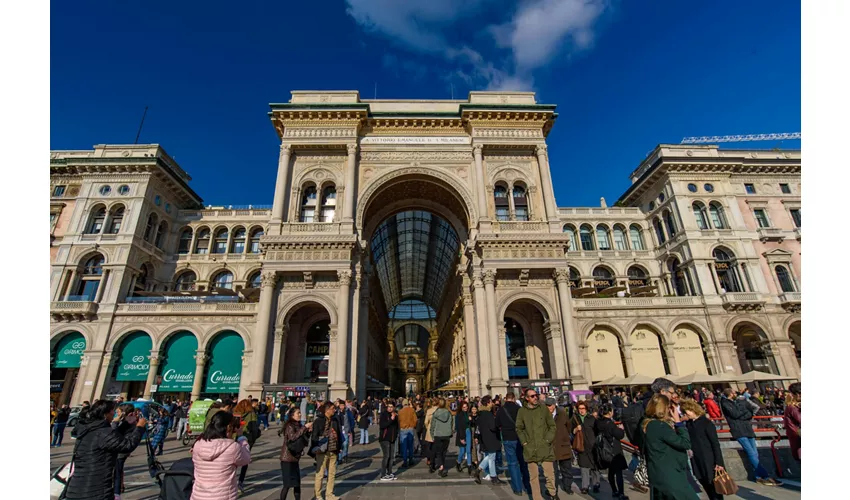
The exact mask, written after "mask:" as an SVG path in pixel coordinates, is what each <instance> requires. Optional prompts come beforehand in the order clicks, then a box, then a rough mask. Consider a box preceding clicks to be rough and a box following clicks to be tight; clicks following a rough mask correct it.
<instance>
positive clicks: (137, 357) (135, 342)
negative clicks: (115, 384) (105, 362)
mask: <svg viewBox="0 0 850 500" xmlns="http://www.w3.org/2000/svg"><path fill="white" fill-rule="evenodd" d="M152 346H153V344H152V342H151V338H150V337H149V336H148V334H147V333H144V332H136V333H132V334H130V336H129V337H127V338H126V339H124V342H123V343H122V344H121V356H120V357H119V358H118V372H117V373H116V374H115V380H117V381H119V382H124V381H134V380H147V379H148V372H149V371H150V368H151V365H150V361H149V360H148V358H149V357H150V355H151V347H152Z"/></svg>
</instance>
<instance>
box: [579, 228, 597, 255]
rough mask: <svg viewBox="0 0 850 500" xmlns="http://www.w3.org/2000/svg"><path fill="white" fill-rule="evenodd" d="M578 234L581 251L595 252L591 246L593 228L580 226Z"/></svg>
mask: <svg viewBox="0 0 850 500" xmlns="http://www.w3.org/2000/svg"><path fill="white" fill-rule="evenodd" d="M579 233H580V236H581V249H582V250H595V248H594V246H593V228H592V227H590V226H589V225H587V224H582V226H581V229H580V230H579Z"/></svg>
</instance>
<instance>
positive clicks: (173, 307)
mask: <svg viewBox="0 0 850 500" xmlns="http://www.w3.org/2000/svg"><path fill="white" fill-rule="evenodd" d="M140 312H144V313H160V314H165V315H167V314H179V313H186V312H192V313H237V314H238V313H245V314H254V313H256V312H257V304H256V303H253V302H252V303H249V302H220V303H216V302H204V303H201V302H189V303H174V302H172V303H167V304H166V303H159V304H156V303H128V304H118V308H117V310H116V313H118V314H121V313H124V314H128V313H140Z"/></svg>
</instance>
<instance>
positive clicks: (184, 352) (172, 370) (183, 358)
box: [159, 332, 198, 392]
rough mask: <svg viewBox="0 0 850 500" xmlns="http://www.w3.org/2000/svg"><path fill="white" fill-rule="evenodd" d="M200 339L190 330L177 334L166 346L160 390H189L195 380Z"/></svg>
mask: <svg viewBox="0 0 850 500" xmlns="http://www.w3.org/2000/svg"><path fill="white" fill-rule="evenodd" d="M197 350H198V339H196V338H195V336H194V335H193V334H191V333H189V332H182V333H178V334H177V335H175V336H174V337H173V338H172V339H171V341H170V342H169V343H168V345H167V346H166V348H165V363H164V364H163V366H162V368H161V373H162V381H161V382H160V383H159V392H188V391H191V390H192V384H193V383H194V381H195V354H196V353H197Z"/></svg>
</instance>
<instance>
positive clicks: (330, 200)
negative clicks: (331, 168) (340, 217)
mask: <svg viewBox="0 0 850 500" xmlns="http://www.w3.org/2000/svg"><path fill="white" fill-rule="evenodd" d="M335 214H336V186H334V185H333V184H331V185H330V186H327V187H325V189H324V190H322V220H321V221H322V222H333V221H334V215H335Z"/></svg>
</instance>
